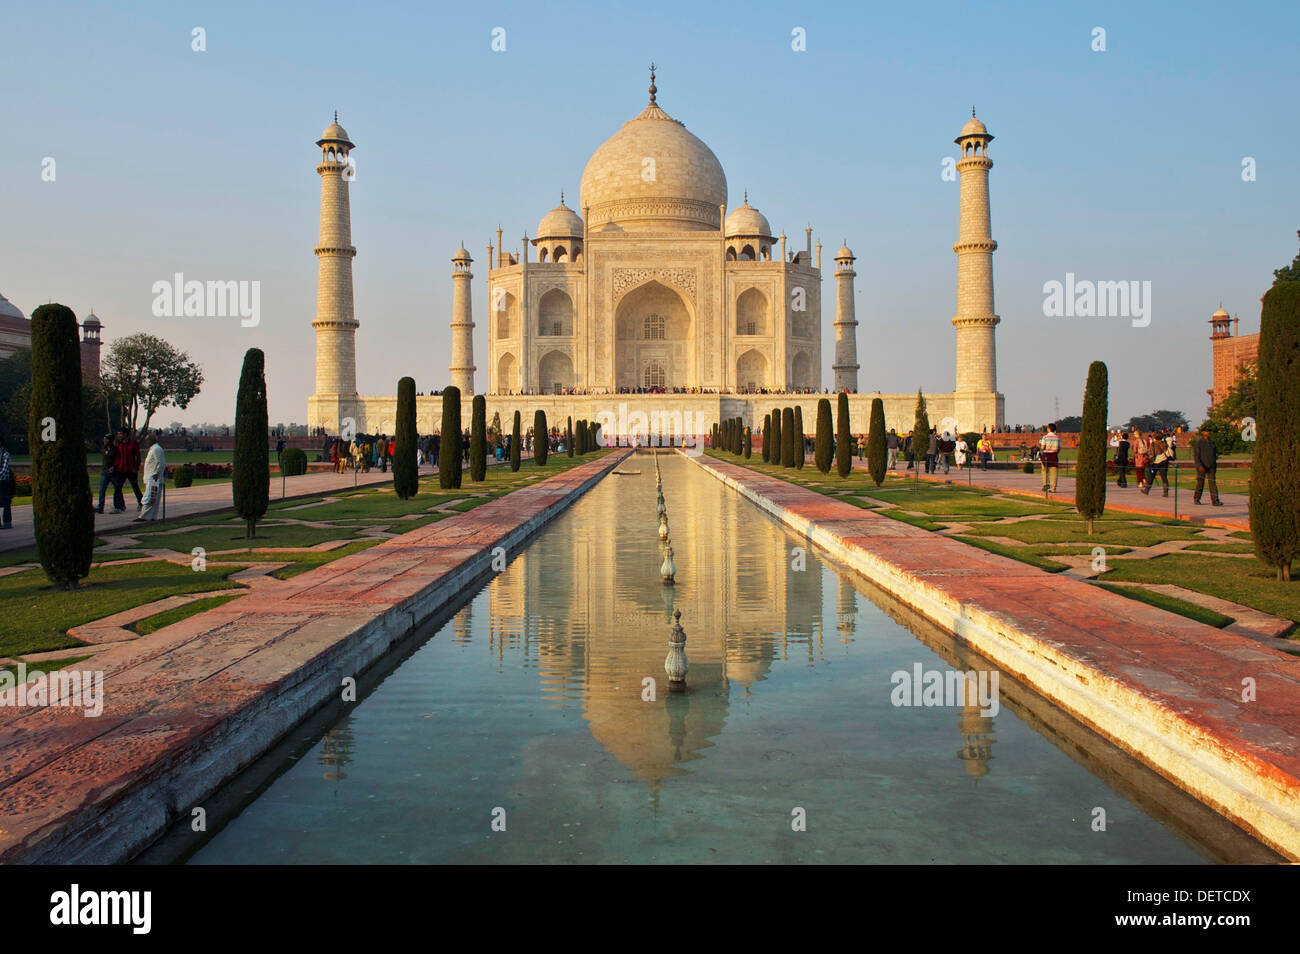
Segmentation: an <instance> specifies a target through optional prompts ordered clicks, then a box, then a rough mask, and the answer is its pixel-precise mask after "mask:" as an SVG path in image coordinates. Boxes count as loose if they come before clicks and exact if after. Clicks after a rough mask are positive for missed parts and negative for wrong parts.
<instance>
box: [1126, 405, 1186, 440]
mask: <svg viewBox="0 0 1300 954" xmlns="http://www.w3.org/2000/svg"><path fill="white" fill-rule="evenodd" d="M1126 426H1127V427H1128V429H1129V430H1130V431H1131V430H1133V429H1134V428H1136V429H1138V430H1140V431H1141V432H1142V433H1143V434H1145V433H1147V432H1148V431H1157V430H1163V431H1172V430H1176V429H1177V428H1180V427H1181V428H1183V430H1186V429H1187V428H1188V427H1190V426H1191V425H1190V423H1189V422H1188V420H1187V415H1186V414H1184V413H1183V412H1182V411H1168V410H1165V411H1152V412H1151V413H1150V414H1138V415H1136V416H1134V417H1130V418H1129V420H1128V424H1127V425H1126Z"/></svg>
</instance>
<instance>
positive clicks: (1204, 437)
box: [1192, 427, 1223, 507]
mask: <svg viewBox="0 0 1300 954" xmlns="http://www.w3.org/2000/svg"><path fill="white" fill-rule="evenodd" d="M1192 460H1193V462H1194V463H1195V464H1196V491H1195V493H1193V494H1192V503H1195V504H1199V503H1200V502H1201V491H1202V490H1204V489H1205V482H1206V480H1208V481H1209V482H1210V503H1211V504H1213V505H1214V506H1216V507H1222V506H1223V501H1222V500H1220V499H1219V482H1218V480H1217V479H1216V474H1217V472H1218V469H1219V448H1217V447H1215V446H1214V441H1212V440H1210V429H1209V428H1208V427H1203V428H1201V439H1200V440H1198V441H1197V442H1196V443H1195V444H1193V445H1192Z"/></svg>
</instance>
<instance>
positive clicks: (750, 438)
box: [745, 427, 754, 460]
mask: <svg viewBox="0 0 1300 954" xmlns="http://www.w3.org/2000/svg"><path fill="white" fill-rule="evenodd" d="M753 453H754V435H753V433H751V431H750V429H749V428H748V427H747V428H745V460H749V458H750V457H751V456H752V455H753Z"/></svg>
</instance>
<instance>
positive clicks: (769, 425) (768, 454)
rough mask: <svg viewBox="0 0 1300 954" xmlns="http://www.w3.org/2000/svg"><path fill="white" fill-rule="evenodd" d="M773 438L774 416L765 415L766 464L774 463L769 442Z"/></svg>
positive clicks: (764, 459)
mask: <svg viewBox="0 0 1300 954" xmlns="http://www.w3.org/2000/svg"><path fill="white" fill-rule="evenodd" d="M771 436H772V415H771V414H764V415H763V463H765V464H768V463H771V461H772V448H771V441H770V440H768V438H770V437H771Z"/></svg>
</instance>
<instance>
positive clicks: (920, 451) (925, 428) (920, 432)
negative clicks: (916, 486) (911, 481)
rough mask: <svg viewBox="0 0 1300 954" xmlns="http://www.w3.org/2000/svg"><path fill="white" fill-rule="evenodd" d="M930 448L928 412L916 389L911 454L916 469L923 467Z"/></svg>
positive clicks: (918, 390) (919, 390)
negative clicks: (912, 454) (914, 457)
mask: <svg viewBox="0 0 1300 954" xmlns="http://www.w3.org/2000/svg"><path fill="white" fill-rule="evenodd" d="M929 446H930V412H929V411H928V410H927V409H926V406H925V395H924V394H922V393H921V389H920V388H917V389H916V417H915V419H914V421H913V423H912V452H913V453H914V454H915V455H916V469H917V472H918V475H919V472H920V471H921V470H922V469H923V468H924V467H925V453H926V448H928V447H929Z"/></svg>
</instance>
